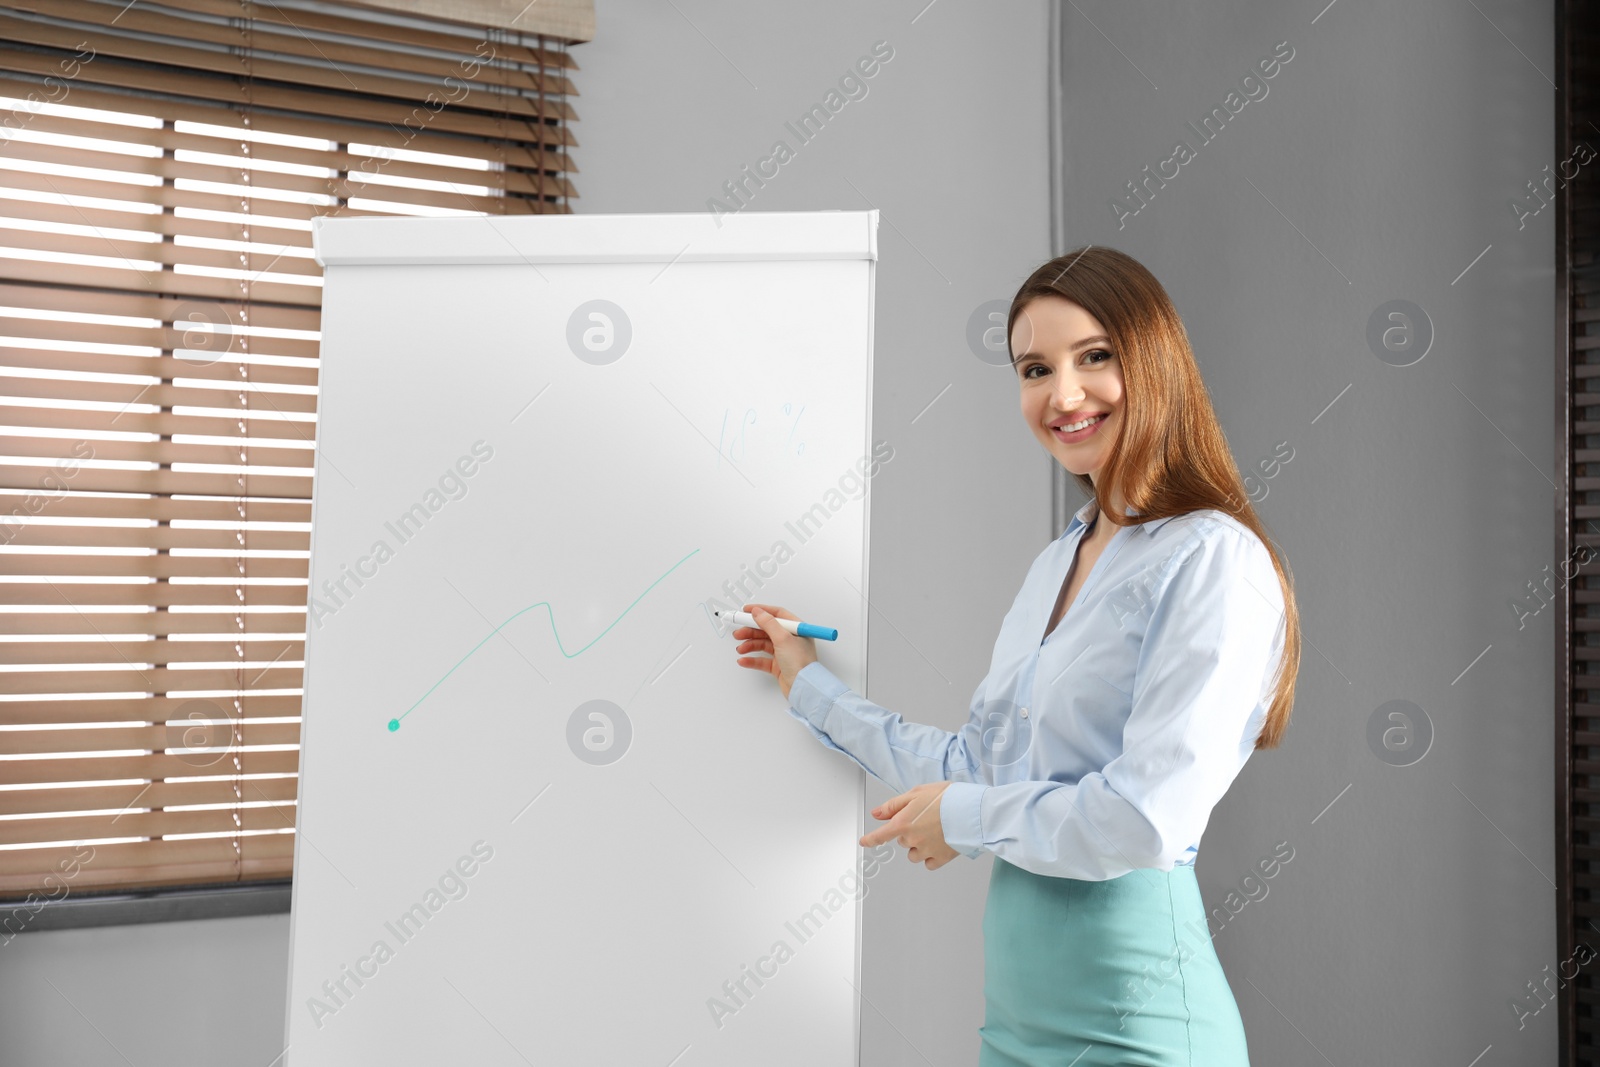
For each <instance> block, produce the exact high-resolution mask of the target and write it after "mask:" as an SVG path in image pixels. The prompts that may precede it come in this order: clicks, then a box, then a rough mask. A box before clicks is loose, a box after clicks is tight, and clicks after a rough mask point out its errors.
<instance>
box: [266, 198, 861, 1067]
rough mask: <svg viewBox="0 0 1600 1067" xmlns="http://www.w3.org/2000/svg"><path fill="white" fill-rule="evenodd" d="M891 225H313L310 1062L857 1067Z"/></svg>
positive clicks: (307, 725)
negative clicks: (726, 618) (884, 282)
mask: <svg viewBox="0 0 1600 1067" xmlns="http://www.w3.org/2000/svg"><path fill="white" fill-rule="evenodd" d="M877 221H878V218H877V212H876V211H867V212H774V213H751V212H747V213H740V214H737V215H733V216H724V217H723V218H722V219H721V220H720V224H719V222H718V220H716V219H714V218H713V217H712V216H710V215H701V214H659V215H650V214H646V215H588V216H574V215H552V216H523V217H506V216H495V217H484V216H472V217H454V218H380V217H363V218H347V219H339V218H334V219H328V218H322V219H318V220H316V224H315V230H314V247H315V251H316V256H317V259H318V261H319V262H320V263H321V264H322V265H323V266H324V267H325V268H326V270H325V282H324V284H325V289H324V294H323V310H322V322H321V333H322V339H321V357H322V358H321V370H320V379H319V395H320V399H319V414H318V428H317V455H316V468H315V483H314V485H315V487H314V495H313V504H312V538H311V563H310V594H309V597H308V618H307V634H306V669H305V695H304V708H303V716H304V717H303V723H302V728H301V750H300V768H299V772H300V779H299V810H298V817H297V834H296V841H295V867H294V887H293V900H292V912H291V924H290V925H291V941H292V944H291V951H290V966H289V976H288V979H289V996H288V1009H287V1022H286V1037H285V1041H286V1044H287V1045H288V1046H289V1047H288V1051H287V1054H286V1056H285V1059H284V1062H285V1063H287V1064H291V1065H293V1067H322V1065H330V1067H331V1065H339V1067H346V1065H349V1064H355V1063H473V1064H524V1063H538V1064H545V1063H562V1064H579V1063H604V1064H660V1065H663V1067H665V1065H667V1064H669V1063H677V1064H683V1065H688V1064H695V1065H697V1067H698V1065H724V1064H725V1065H730V1067H731V1065H735V1064H737V1065H740V1067H745V1065H748V1064H752V1063H761V1064H796V1065H800V1064H804V1065H807V1067H816V1065H832V1064H837V1065H846V1064H855V1063H857V1057H858V1052H857V1049H858V1033H859V1013H858V995H857V992H856V990H857V989H858V988H859V985H860V981H859V965H860V951H859V946H860V913H861V903H860V901H861V898H862V896H863V895H864V894H865V893H866V892H867V891H869V889H870V881H869V880H868V878H867V877H866V876H864V874H863V871H864V870H865V871H867V872H868V874H870V872H871V869H872V867H873V866H874V865H873V864H872V862H871V858H870V857H867V862H866V863H864V862H863V858H864V857H863V852H862V850H861V848H860V846H859V845H858V843H857V841H858V839H859V837H860V835H861V834H862V833H864V832H865V830H864V827H863V825H862V822H863V810H862V809H863V807H864V799H863V797H864V793H863V784H864V783H863V772H862V771H861V770H860V768H858V767H857V766H856V765H855V764H854V763H853V762H851V761H850V760H848V759H847V758H845V757H843V756H841V755H840V754H838V753H835V752H831V751H829V750H828V749H826V748H825V747H824V746H823V745H821V744H820V743H819V742H818V740H817V739H816V738H814V737H813V736H812V735H811V734H810V733H809V732H808V731H807V729H806V727H805V726H804V725H802V724H801V723H799V722H797V721H795V719H794V718H793V717H792V716H791V715H790V714H789V712H788V711H787V709H786V707H785V701H784V699H783V697H782V695H781V693H780V691H779V689H778V688H777V685H776V684H775V681H774V680H773V679H772V678H771V677H770V676H769V675H765V674H762V673H759V672H756V671H751V670H747V669H745V668H741V667H739V666H738V665H737V664H736V662H735V659H736V656H735V653H734V646H735V645H736V644H737V642H736V641H735V639H734V638H732V637H730V636H726V635H725V634H723V633H720V632H719V626H718V624H717V623H716V621H715V620H714V619H713V618H712V617H711V615H710V610H711V609H713V608H716V607H719V606H726V607H729V608H732V609H738V608H740V607H741V606H742V605H743V604H744V603H746V602H748V601H750V600H756V601H760V602H764V603H776V604H781V605H784V606H785V607H788V608H790V609H791V610H793V611H795V612H796V614H799V615H800V616H801V617H802V618H803V619H806V620H807V621H811V622H816V623H819V624H821V625H825V626H834V627H837V628H838V630H839V637H838V640H837V642H831V643H830V642H819V652H820V654H821V656H822V658H823V660H824V662H825V663H827V665H828V666H829V667H830V669H832V670H833V671H835V672H836V673H837V674H838V675H839V676H840V677H841V678H842V679H844V680H845V681H846V682H847V683H848V684H850V685H851V686H852V687H853V688H856V689H857V690H858V691H865V689H866V662H867V657H866V651H867V649H866V637H867V618H868V607H867V596H868V595H869V584H868V575H867V559H868V530H869V524H868V516H869V511H870V509H869V504H868V500H869V493H870V486H871V475H872V474H874V473H876V471H877V469H878V468H879V467H880V466H881V461H882V458H883V457H884V456H885V455H886V454H887V455H888V456H892V449H891V448H888V447H886V443H882V442H880V443H876V448H877V456H876V457H875V456H874V448H875V443H874V442H873V440H872V434H871V413H872V334H873V281H874V269H875V265H876V258H877V252H876V247H877V246H876V231H877ZM741 581H743V582H745V583H746V585H745V589H746V590H749V594H748V595H747V594H746V593H745V592H741V591H739V590H738V589H737V588H736V585H737V583H739V582H741ZM755 581H760V582H761V583H762V585H761V587H760V588H759V589H758V588H757V587H756V585H755V584H754V583H755ZM719 1004H720V1005H721V1006H720V1007H719V1006H718V1005H719Z"/></svg>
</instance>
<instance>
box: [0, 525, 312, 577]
mask: <svg viewBox="0 0 1600 1067" xmlns="http://www.w3.org/2000/svg"><path fill="white" fill-rule="evenodd" d="M7 543H8V544H11V545H16V546H18V547H23V546H26V547H28V548H159V549H173V548H204V549H239V548H243V549H248V550H250V551H251V552H306V551H309V550H310V548H311V534H310V532H309V531H295V530H250V531H244V530H197V529H193V528H191V527H182V528H179V529H173V528H172V527H170V526H65V525H57V524H53V523H52V524H46V523H25V524H23V525H22V526H21V527H20V528H19V529H18V530H16V531H15V532H14V536H12V537H11V539H10V540H9V541H8V542H7ZM0 569H4V568H0Z"/></svg>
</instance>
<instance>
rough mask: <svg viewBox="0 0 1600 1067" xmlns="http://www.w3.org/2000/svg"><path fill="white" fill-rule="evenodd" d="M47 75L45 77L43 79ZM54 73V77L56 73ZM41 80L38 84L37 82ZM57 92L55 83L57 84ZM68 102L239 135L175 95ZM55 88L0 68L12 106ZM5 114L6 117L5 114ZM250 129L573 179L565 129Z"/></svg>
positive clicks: (214, 113) (319, 124) (85, 97)
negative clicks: (508, 133)
mask: <svg viewBox="0 0 1600 1067" xmlns="http://www.w3.org/2000/svg"><path fill="white" fill-rule="evenodd" d="M49 73H52V71H47V72H46V74H47V75H48V74H49ZM54 73H59V72H54ZM45 76H46V75H38V76H36V77H38V78H43V77H45ZM57 84H58V83H57ZM70 93H71V100H72V102H73V105H74V106H76V107H86V108H93V109H94V110H96V111H110V112H115V113H117V114H123V115H140V116H146V117H148V116H152V115H154V116H157V117H160V118H162V119H165V120H167V121H170V122H177V121H179V120H182V121H187V122H195V123H200V124H203V125H213V126H225V127H231V128H237V129H242V128H243V127H242V126H241V122H240V120H241V118H242V117H243V115H244V107H243V106H242V104H241V103H236V102H234V100H233V98H232V97H229V98H228V99H227V100H226V101H224V100H216V99H206V98H200V99H193V98H186V97H182V96H177V95H173V94H167V93H160V92H151V93H147V94H143V95H130V94H126V93H117V92H113V91H111V90H107V89H96V88H94V87H92V86H84V85H73V86H72V87H71V89H70ZM60 94H61V90H60V89H59V88H58V87H55V86H54V85H52V86H47V85H45V84H43V82H42V81H40V80H31V79H30V78H28V77H23V76H19V75H8V74H6V73H5V71H4V69H3V68H0V96H4V97H10V98H11V99H13V100H22V101H35V102H46V101H52V100H55V99H56V98H57V97H58V96H60ZM7 110H9V109H7ZM250 128H251V129H253V130H256V131H258V132H260V133H272V134H290V135H294V136H299V137H316V138H320V139H323V140H327V141H332V142H335V143H337V144H369V145H379V146H387V147H389V148H409V149H414V150H416V151H418V152H426V153H433V154H437V155H441V156H466V157H468V158H471V159H481V160H484V161H486V162H499V163H504V164H505V165H506V166H508V167H531V168H534V169H537V170H560V171H567V172H570V173H576V172H577V167H576V166H574V165H573V163H572V160H571V159H570V157H568V156H567V154H566V153H565V152H564V151H562V149H563V148H566V147H571V146H574V145H576V144H577V143H578V141H577V138H576V137H575V136H574V135H573V133H572V130H571V128H570V127H567V126H561V125H551V124H550V123H544V124H537V123H535V124H532V125H528V124H523V128H521V129H519V131H518V132H519V134H520V135H521V136H518V137H515V138H505V139H503V140H502V139H500V138H495V137H492V136H488V137H478V136H472V135H456V134H453V133H450V132H448V131H444V130H441V129H438V128H436V127H434V126H433V125H432V124H431V123H430V124H429V125H427V126H422V127H418V126H415V125H412V126H407V127H406V128H405V129H404V131H403V141H404V143H403V144H401V143H394V142H398V141H401V140H402V137H401V136H399V134H400V133H401V131H397V130H396V129H395V127H394V126H392V125H390V124H388V123H385V122H381V121H379V122H374V121H372V120H369V119H359V118H353V117H351V116H349V115H343V114H339V113H333V114H329V113H328V112H326V111H324V112H318V113H312V114H301V113H295V112H283V111H275V110H272V109H269V108H265V107H262V106H260V102H259V101H257V106H255V107H254V108H252V109H251V111H250Z"/></svg>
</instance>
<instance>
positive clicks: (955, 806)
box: [797, 676, 989, 860]
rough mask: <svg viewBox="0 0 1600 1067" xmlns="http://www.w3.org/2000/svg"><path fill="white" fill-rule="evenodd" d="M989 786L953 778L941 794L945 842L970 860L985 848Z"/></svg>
mask: <svg viewBox="0 0 1600 1067" xmlns="http://www.w3.org/2000/svg"><path fill="white" fill-rule="evenodd" d="M797 677H798V676H797ZM988 788H989V787H988V786H987V785H982V784H979V783H977V782H951V783H950V784H949V785H947V786H945V790H944V792H943V793H941V794H940V795H939V826H940V828H941V829H943V830H944V843H945V844H947V845H949V846H950V847H951V848H953V849H955V850H956V851H957V852H959V853H960V854H961V855H963V856H965V857H967V859H969V860H970V859H975V858H977V855H978V853H979V852H981V851H982V850H983V818H982V812H983V792H984V790H986V789H988Z"/></svg>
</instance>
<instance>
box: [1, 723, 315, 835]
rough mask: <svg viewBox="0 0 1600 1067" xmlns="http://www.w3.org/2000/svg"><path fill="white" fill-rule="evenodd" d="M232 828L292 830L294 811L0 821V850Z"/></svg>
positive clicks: (155, 813) (289, 808) (272, 809)
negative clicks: (22, 846) (7, 847)
mask: <svg viewBox="0 0 1600 1067" xmlns="http://www.w3.org/2000/svg"><path fill="white" fill-rule="evenodd" d="M296 732H297V733H298V729H297V730H296ZM236 825H237V828H238V829H241V830H280V829H289V830H292V829H294V807H293V805H289V806H287V807H243V806H238V807H234V808H213V809H209V810H200V811H130V812H126V813H122V814H118V815H80V816H68V817H65V818H53V819H0V845H25V844H30V843H33V842H41V843H42V842H57V841H85V840H94V839H98V838H106V837H134V836H144V837H159V836H161V835H163V834H205V833H226V832H229V831H231V830H233V829H235V826H236ZM47 835H48V836H47ZM18 851H23V850H20V849H19V850H18ZM5 855H6V852H4V851H0V858H3V857H5Z"/></svg>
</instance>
